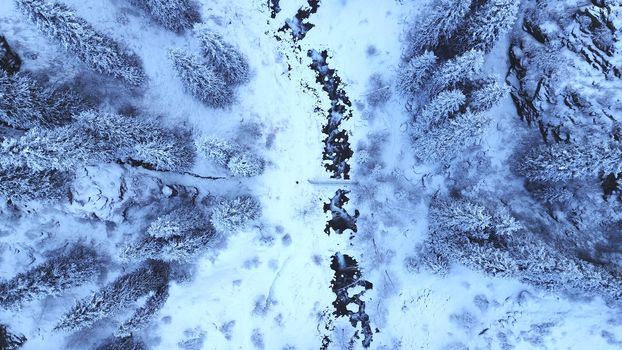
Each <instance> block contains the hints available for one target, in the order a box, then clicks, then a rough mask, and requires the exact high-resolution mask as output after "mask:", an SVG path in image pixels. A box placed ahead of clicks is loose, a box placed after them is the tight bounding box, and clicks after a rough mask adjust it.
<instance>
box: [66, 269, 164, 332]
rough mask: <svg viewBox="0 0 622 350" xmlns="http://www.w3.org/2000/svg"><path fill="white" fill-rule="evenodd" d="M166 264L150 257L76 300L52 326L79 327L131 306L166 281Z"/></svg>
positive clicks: (75, 328)
mask: <svg viewBox="0 0 622 350" xmlns="http://www.w3.org/2000/svg"><path fill="white" fill-rule="evenodd" d="M168 274H169V268H168V265H166V264H164V263H161V262H155V261H151V262H149V263H148V266H146V267H141V268H139V269H138V270H136V271H134V272H131V273H128V274H126V275H123V276H121V277H119V278H117V279H116V280H115V281H114V282H112V283H110V284H109V285H107V286H105V287H103V288H102V289H100V290H99V291H97V292H96V293H94V294H93V295H91V296H90V297H86V298H84V299H82V300H81V301H78V302H77V303H76V305H75V306H74V307H73V308H72V309H71V310H70V311H69V312H68V313H66V314H65V315H63V316H62V317H61V319H60V320H59V322H58V324H57V326H56V327H55V330H63V331H71V332H75V331H79V330H81V329H85V328H88V327H90V326H92V325H93V324H94V323H95V322H97V321H99V320H101V319H102V318H104V317H108V316H112V315H115V314H116V313H118V312H119V311H121V310H123V309H125V308H127V307H130V306H131V305H132V304H133V303H135V302H136V301H137V300H138V298H140V297H142V296H145V295H147V294H149V292H152V291H155V290H158V288H160V287H162V286H163V285H165V284H167V283H168V278H169V277H168Z"/></svg>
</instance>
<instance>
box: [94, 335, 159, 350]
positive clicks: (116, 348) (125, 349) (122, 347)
mask: <svg viewBox="0 0 622 350" xmlns="http://www.w3.org/2000/svg"><path fill="white" fill-rule="evenodd" d="M96 350H147V345H145V343H143V342H142V341H140V340H136V339H134V338H133V337H132V336H127V337H123V338H112V339H108V341H107V342H106V343H105V344H103V345H101V346H98V347H97V349H96Z"/></svg>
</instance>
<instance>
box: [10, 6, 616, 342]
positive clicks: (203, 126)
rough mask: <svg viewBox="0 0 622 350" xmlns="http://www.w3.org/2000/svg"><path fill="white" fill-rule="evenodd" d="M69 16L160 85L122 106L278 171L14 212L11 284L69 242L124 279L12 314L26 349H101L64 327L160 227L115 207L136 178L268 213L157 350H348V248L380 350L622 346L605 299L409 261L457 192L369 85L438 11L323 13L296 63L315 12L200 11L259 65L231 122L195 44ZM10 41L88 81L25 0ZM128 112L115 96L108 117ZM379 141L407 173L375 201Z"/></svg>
mask: <svg viewBox="0 0 622 350" xmlns="http://www.w3.org/2000/svg"><path fill="white" fill-rule="evenodd" d="M63 3H66V4H67V5H70V6H71V7H72V8H74V9H75V10H76V11H77V13H78V14H79V15H80V16H82V17H84V18H85V19H87V20H88V21H89V22H90V23H92V24H93V26H95V27H96V28H97V29H99V30H102V31H104V32H105V33H107V34H109V35H111V36H112V37H114V38H116V39H118V40H119V41H122V42H124V43H126V44H127V45H128V46H129V47H130V48H131V49H132V50H134V51H135V52H137V53H138V54H139V56H140V57H141V58H142V60H143V62H144V67H145V70H146V73H147V76H148V79H149V81H148V84H147V87H146V89H145V94H144V97H140V96H129V97H128V96H125V97H123V98H127V100H128V101H131V102H132V103H134V104H137V106H138V107H139V109H140V110H142V111H145V113H146V114H149V115H152V116H153V117H154V118H159V120H160V121H161V123H162V124H164V125H168V126H176V125H186V126H189V127H191V128H192V129H193V131H194V133H195V136H196V137H197V138H200V137H202V136H208V135H218V136H220V137H224V138H229V139H232V138H240V139H242V140H243V141H244V142H245V143H247V144H249V145H251V146H252V147H253V148H254V149H256V150H257V151H258V152H260V153H261V154H262V155H264V156H265V157H266V159H267V160H268V165H267V169H266V171H265V173H264V174H263V175H261V176H260V177H256V178H251V179H243V180H239V179H237V178H229V179H225V180H209V179H198V178H195V177H192V176H188V175H178V174H163V173H157V174H156V173H152V172H149V171H146V170H137V169H131V168H126V167H122V166H119V165H104V166H101V167H96V168H95V167H94V168H88V169H85V170H84V172H83V173H80V176H79V181H78V183H77V185H76V187H77V193H79V194H80V197H79V198H78V199H79V200H76V201H74V202H73V203H71V204H69V203H65V204H62V205H57V206H53V207H49V206H46V205H40V204H37V203H34V204H32V205H31V206H30V207H28V208H26V209H25V211H22V212H20V213H19V214H18V216H13V217H12V218H11V216H10V215H9V214H10V213H11V209H10V208H9V207H4V208H2V211H3V217H6V220H5V221H4V222H2V223H0V278H9V277H11V276H13V275H15V274H16V273H18V272H22V271H25V270H27V269H28V268H29V267H30V266H32V264H38V263H40V262H42V261H44V256H45V255H44V253H45V252H46V251H49V250H51V249H54V248H58V247H61V246H63V245H65V244H66V243H67V242H75V241H84V242H88V243H90V244H94V246H96V247H97V248H98V250H99V251H100V252H102V253H103V254H108V255H110V256H112V257H113V263H112V264H111V267H110V273H108V275H107V276H105V280H102V281H98V283H97V284H92V285H85V286H83V287H81V288H78V289H75V290H72V291H71V292H70V293H67V294H66V295H64V296H62V297H58V298H51V297H50V298H47V299H44V300H43V301H41V302H34V303H30V304H29V305H27V306H26V307H25V308H24V309H23V310H22V311H20V312H11V311H2V312H0V323H9V324H10V325H11V326H12V328H13V329H15V330H17V331H19V332H21V333H23V334H25V335H26V336H27V337H28V339H29V340H28V342H27V343H26V345H25V346H24V348H23V349H25V350H38V349H86V348H89V346H91V344H92V343H93V340H92V339H88V338H87V337H88V336H89V335H90V333H86V332H85V333H84V334H77V335H72V336H67V335H66V334H63V333H57V332H53V331H52V328H53V326H54V325H55V323H56V321H57V320H58V318H59V317H60V316H61V315H62V314H63V313H64V312H65V310H66V309H67V307H68V306H69V305H71V303H72V302H73V300H74V299H79V298H81V297H83V296H86V295H88V294H89V292H90V291H94V290H96V289H97V288H98V287H100V286H101V285H104V284H105V283H106V282H107V281H111V280H113V279H114V277H116V276H117V275H119V274H120V272H121V271H122V269H123V268H124V265H123V264H122V263H121V262H120V261H118V259H117V258H116V254H117V249H118V247H119V246H120V245H121V244H122V243H124V242H126V241H129V240H130V239H131V237H132V235H134V234H136V233H137V232H139V231H140V230H142V229H144V223H135V226H128V225H127V224H122V223H121V222H120V219H119V217H118V213H116V212H115V208H118V207H119V206H120V205H121V202H122V200H116V199H115V198H116V197H117V192H118V189H119V186H121V185H120V183H121V182H122V181H123V180H124V179H130V178H140V179H142V181H143V183H141V184H136V185H135V186H134V187H133V190H136V191H141V190H140V189H141V188H146V190H145V191H150V192H149V193H143V194H144V195H145V196H147V195H152V196H156V197H157V196H159V195H162V194H161V193H158V191H159V190H160V189H162V188H164V186H166V185H169V186H174V185H184V186H189V187H194V188H197V189H198V191H199V193H200V195H201V196H202V197H203V196H207V195H208V194H222V193H243V192H244V191H247V190H248V191H251V192H252V194H253V195H255V196H257V197H258V198H259V200H260V201H261V204H262V208H263V209H262V210H263V216H262V219H261V221H260V223H259V224H258V225H256V226H255V227H253V228H251V229H249V230H247V231H245V232H238V233H236V234H235V235H232V236H230V237H228V240H227V242H226V244H225V245H224V246H222V247H220V248H218V249H217V250H215V251H213V252H208V253H207V254H205V256H204V257H202V258H201V259H200V260H198V261H197V263H196V270H195V271H194V274H193V277H192V279H191V280H190V281H188V282H184V283H175V282H173V283H172V287H171V290H170V297H169V299H168V301H167V302H166V304H165V306H164V308H163V309H162V310H161V311H160V312H159V315H158V317H157V319H156V321H155V322H154V325H153V327H151V328H149V329H148V330H147V331H146V332H145V337H146V338H145V339H146V340H147V343H148V345H149V346H150V347H151V348H153V349H177V348H179V347H178V346H179V345H178V344H179V343H180V342H183V341H185V340H188V339H192V338H198V339H202V340H203V342H202V347H197V349H215V350H221V349H254V348H257V349H270V350H271V349H275V350H280V349H301V350H302V349H319V348H320V347H321V344H322V340H323V339H324V336H329V337H330V339H331V343H330V345H329V347H328V349H348V348H349V347H348V343H349V341H350V338H351V336H352V334H353V332H354V331H355V329H354V328H353V327H352V326H351V325H350V323H349V322H348V320H347V319H345V318H337V319H335V317H334V316H331V315H332V312H333V306H332V302H333V301H334V299H335V295H334V294H333V292H332V291H331V289H330V287H331V280H332V279H333V277H334V276H333V271H332V270H331V269H330V267H329V266H330V259H331V257H332V256H333V255H334V254H335V253H336V252H341V253H344V254H349V255H350V256H352V257H354V258H355V259H356V260H357V261H358V262H359V264H360V267H361V270H362V274H363V276H362V277H363V278H364V279H365V280H368V281H370V282H371V283H373V285H374V287H373V289H371V290H369V291H367V292H366V293H365V294H364V295H363V297H362V298H363V299H364V300H365V302H366V312H367V314H368V315H369V317H370V320H371V326H372V329H373V330H374V334H373V337H374V340H373V342H372V344H371V348H372V349H387V350H388V349H409V350H410V349H512V348H514V349H534V348H539V349H540V348H541V349H608V348H611V349H614V348H619V347H620V346H622V321H621V319H620V317H619V315H617V314H618V313H617V311H616V310H613V309H610V308H608V307H607V306H605V305H604V303H603V302H602V301H601V300H600V299H594V300H571V299H568V298H566V297H561V296H559V295H552V294H549V293H545V292H542V291H538V290H534V289H533V288H532V287H529V286H527V285H524V284H521V283H519V282H517V281H513V280H509V279H500V278H491V277H487V276H485V275H483V274H480V273H476V272H473V271H470V270H468V269H466V268H463V267H459V266H456V267H455V268H454V269H452V270H451V273H450V274H449V275H447V276H443V277H441V276H435V275H432V274H430V273H428V272H425V271H418V270H416V269H413V268H412V266H410V264H409V258H411V257H412V256H413V255H414V254H415V251H416V248H417V244H419V243H421V242H422V241H423V239H424V238H425V234H426V230H427V229H426V227H427V222H426V214H427V204H426V203H427V201H428V200H429V197H430V196H431V195H432V194H433V193H434V192H436V191H437V190H440V191H443V190H444V189H445V188H446V187H445V181H446V180H443V179H442V177H440V176H431V177H427V178H426V179H425V184H426V186H423V185H422V183H423V182H422V180H421V179H422V175H423V174H425V173H428V172H430V169H426V168H423V167H418V168H413V167H412V159H411V157H409V156H408V152H409V150H408V149H407V148H406V147H404V143H405V142H406V141H405V138H406V137H407V136H405V135H404V133H403V131H404V128H405V127H406V126H405V125H406V121H407V120H408V116H407V115H406V112H405V110H404V106H403V101H401V100H400V99H399V97H398V96H397V95H396V94H393V96H392V98H391V99H390V100H389V101H388V102H387V103H386V104H385V105H383V106H382V107H377V108H376V107H371V106H369V105H368V103H367V98H368V96H367V95H368V94H369V91H368V89H367V87H368V81H369V78H370V76H371V75H373V74H375V73H379V74H380V75H381V76H383V77H384V78H386V80H387V81H388V82H391V81H392V80H393V79H394V76H395V74H396V72H395V70H396V69H397V66H398V63H399V60H400V55H401V47H402V43H401V37H402V33H403V31H404V26H405V25H406V19H407V18H410V17H412V16H413V15H415V14H416V13H417V12H418V11H419V10H420V9H421V7H422V6H425V5H426V3H425V2H419V1H394V0H383V1H375V0H356V1H355V0H350V1H346V0H342V1H336V0H335V1H328V0H326V1H323V2H322V3H321V4H320V7H319V9H318V11H317V13H315V14H312V15H311V16H310V18H309V20H308V21H309V22H310V23H313V24H314V25H315V26H314V28H312V29H311V30H310V31H309V33H308V34H307V35H306V36H305V38H304V39H303V40H300V41H298V42H297V43H296V45H300V49H299V50H293V49H292V45H294V44H293V43H292V41H291V40H290V39H287V37H286V36H284V35H281V38H282V39H281V40H277V39H276V38H275V34H276V33H277V30H278V29H279V28H281V27H282V26H283V24H284V23H285V21H286V20H287V19H289V18H292V17H293V16H294V14H295V13H296V11H297V10H298V8H300V7H301V6H305V5H306V2H305V1H302V0H296V1H294V0H289V1H285V0H282V1H281V4H280V6H281V11H280V12H279V13H278V14H277V16H276V18H274V19H271V18H270V9H269V8H268V6H267V1H265V0H243V1H228V0H209V1H208V0H202V1H201V14H202V17H203V19H204V22H205V23H207V24H208V25H209V26H210V27H212V28H213V29H215V30H217V31H218V32H220V33H222V34H223V35H224V36H225V37H226V38H227V39H228V40H229V41H230V42H232V43H234V44H235V45H236V46H237V47H239V48H240V51H241V52H243V53H244V54H245V55H246V56H247V57H248V59H249V62H250V66H251V68H252V78H251V81H250V83H249V84H247V85H243V86H241V87H240V88H239V89H238V90H237V99H238V101H237V102H236V103H235V104H234V105H233V106H231V107H228V108H225V109H222V110H217V109H211V108H208V107H206V106H205V105H203V104H201V103H200V102H199V101H197V100H196V99H195V98H193V97H192V96H190V95H188V94H186V93H185V92H184V89H183V87H182V84H181V82H180V81H179V79H178V78H177V77H176V75H175V73H174V71H173V69H172V67H171V63H170V61H169V60H168V59H167V57H166V53H167V50H168V49H169V48H173V47H183V48H190V49H191V50H198V43H197V42H196V41H195V40H194V39H193V38H192V35H191V34H190V33H187V34H185V35H181V36H180V35H175V34H173V33H172V32H169V31H167V30H165V29H163V28H160V27H158V26H157V25H155V24H154V23H152V22H151V21H150V20H148V19H147V18H146V17H145V16H144V15H143V14H142V13H140V12H138V11H136V10H135V9H133V8H132V7H131V6H129V5H128V4H126V3H125V2H124V1H123V0H105V1H80V0H63ZM0 34H4V35H5V36H6V37H7V38H8V39H9V40H10V42H11V43H12V44H13V45H14V48H15V49H16V51H17V52H18V53H20V54H21V55H22V57H23V59H24V66H23V69H26V70H46V71H50V72H52V77H53V78H54V79H57V80H58V81H63V79H65V78H66V76H65V73H63V72H77V71H79V70H81V69H83V68H82V67H81V66H80V64H79V63H76V62H74V61H72V60H71V59H70V58H67V57H65V54H64V51H62V50H61V49H59V48H58V47H57V46H55V45H54V44H53V43H50V42H49V41H48V40H47V39H45V38H44V37H43V36H41V35H40V34H39V32H38V31H36V29H35V28H34V26H33V25H32V24H30V23H29V22H27V21H26V20H25V19H24V17H23V16H21V15H20V14H18V13H17V11H16V9H15V7H14V5H13V4H12V1H9V0H5V1H2V2H1V3H0ZM310 49H316V50H325V49H326V50H328V52H329V54H330V56H329V60H328V63H329V65H330V67H331V68H333V69H336V70H337V71H338V73H339V76H340V77H341V78H342V81H343V88H344V89H345V90H346V92H347V94H348V96H349V97H350V99H351V100H352V102H353V117H352V118H351V119H349V120H347V121H344V122H343V123H342V126H343V128H344V129H346V130H348V131H349V133H350V142H351V144H352V147H353V149H354V157H353V160H351V164H352V175H351V181H350V182H340V180H335V181H334V182H330V181H327V180H329V174H328V173H327V172H326V171H325V170H324V168H323V167H322V158H321V157H322V149H323V143H322V139H323V138H324V135H323V134H322V131H321V129H322V125H323V124H324V123H325V122H326V116H325V113H324V111H325V110H326V109H328V107H329V105H330V102H329V101H328V98H327V96H326V95H325V94H324V93H323V92H322V90H321V86H319V85H318V84H317V83H316V81H315V73H314V72H313V71H312V70H311V69H310V68H309V67H308V66H309V64H310V63H311V59H310V58H308V57H307V55H306V52H307V50H310ZM506 50H507V43H500V44H499V47H498V48H497V49H495V50H494V51H493V53H491V54H490V55H489V56H488V58H487V59H488V60H489V62H488V65H487V69H489V70H490V71H491V72H498V76H499V79H500V80H501V79H503V75H504V72H505V67H506V62H505V59H506V57H505V55H504V53H505V52H506ZM29 52H33V53H36V55H34V54H32V55H29V54H28V53H29ZM35 57H36V58H35ZM59 62H60V63H59ZM67 75H69V74H67ZM117 102H118V101H116V102H115V101H110V102H109V104H110V108H111V109H112V108H114V107H115V103H117ZM510 103H511V101H510V100H509V98H507V99H505V100H504V101H503V103H502V106H500V107H499V108H497V109H495V110H494V111H492V112H490V113H494V114H495V117H494V119H495V120H494V123H493V125H494V126H493V129H494V130H495V132H490V133H489V136H488V139H487V140H486V142H485V144H486V146H485V147H486V148H487V149H489V150H490V152H491V153H493V154H495V158H494V159H495V162H493V166H494V167H496V168H497V169H499V173H501V174H504V171H505V174H507V170H503V169H502V168H503V166H504V165H503V164H504V163H503V159H504V158H505V157H507V155H508V153H509V150H510V149H511V145H512V142H513V137H512V133H513V132H514V131H512V130H513V129H514V128H515V125H516V124H517V121H516V116H515V114H514V111H513V107H512V106H511V105H510ZM318 107H319V108H318ZM378 132H380V133H385V134H387V135H388V137H387V138H386V139H385V140H384V141H383V144H382V148H383V153H382V157H383V160H384V162H385V163H386V164H387V166H386V168H388V169H395V171H394V172H393V174H394V175H395V178H396V179H397V180H396V181H394V182H383V183H377V184H371V185H372V186H374V187H376V188H378V189H380V191H378V192H379V194H376V195H374V196H373V198H372V199H373V200H371V199H370V198H369V195H368V193H367V192H366V191H367V190H366V189H365V188H364V187H363V186H360V185H357V183H359V182H360V183H363V182H364V181H366V179H365V178H364V176H365V174H364V173H362V172H361V171H360V169H359V168H358V167H357V162H359V161H360V158H359V157H360V155H359V153H358V151H357V145H358V144H359V142H361V141H365V140H367V139H368V138H369V135H370V133H378ZM219 171H220V170H218V169H216V168H215V167H213V166H211V165H210V164H209V162H208V161H207V160H206V159H204V158H200V159H199V161H198V164H197V165H196V167H195V169H194V170H193V172H194V173H197V174H200V175H205V176H210V175H222V174H221V173H219ZM500 178H501V179H502V176H500ZM487 181H495V179H488V180H487ZM366 185H370V184H368V183H367V184H366ZM485 185H486V183H485V182H484V183H483V184H481V186H485ZM141 186H144V187H141ZM338 188H343V189H348V190H351V191H352V192H351V193H350V194H349V197H350V201H349V203H348V204H346V209H347V210H348V212H350V213H352V212H354V210H355V209H358V210H359V211H360V212H361V217H360V218H359V228H358V232H357V233H356V234H354V237H353V238H352V239H351V238H350V234H349V233H347V234H343V235H338V234H331V235H326V234H325V233H324V227H325V225H326V221H327V220H328V219H329V214H327V213H324V212H323V210H322V208H323V204H324V203H325V202H327V201H328V200H329V198H330V197H332V196H333V195H334V193H335V191H336V190H337V189H338ZM388 213H390V215H389V214H388ZM9 218H11V219H9ZM103 329H104V330H107V329H106V328H105V327H104V328H103ZM105 336H106V334H101V335H98V337H100V338H102V337H105ZM608 340H610V341H609V342H608ZM85 344H88V345H85ZM288 346H290V347H288ZM360 347H361V342H360V340H357V341H355V342H354V345H353V348H360Z"/></svg>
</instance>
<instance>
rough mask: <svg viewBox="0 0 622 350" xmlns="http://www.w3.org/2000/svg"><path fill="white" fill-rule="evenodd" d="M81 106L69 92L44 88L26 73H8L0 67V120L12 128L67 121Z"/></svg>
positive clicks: (25, 127) (54, 124) (52, 124)
mask: <svg viewBox="0 0 622 350" xmlns="http://www.w3.org/2000/svg"><path fill="white" fill-rule="evenodd" d="M81 105H82V103H81V101H80V100H79V99H78V98H77V97H76V96H75V94H72V92H71V91H67V90H61V89H56V90H54V89H49V88H47V89H46V88H43V87H42V86H39V84H38V83H37V82H36V81H35V80H34V79H33V78H31V77H30V76H29V75H28V74H25V73H16V74H14V75H8V74H6V73H5V72H4V71H2V70H0V122H3V123H6V124H7V125H9V126H11V127H13V128H17V129H30V128H33V127H37V126H41V127H51V126H57V125H61V124H64V123H67V122H69V121H70V120H71V114H72V113H75V112H77V108H79V107H81Z"/></svg>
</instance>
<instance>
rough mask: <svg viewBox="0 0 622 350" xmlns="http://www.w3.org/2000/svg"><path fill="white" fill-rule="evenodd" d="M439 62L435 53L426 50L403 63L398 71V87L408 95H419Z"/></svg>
mask: <svg viewBox="0 0 622 350" xmlns="http://www.w3.org/2000/svg"><path fill="white" fill-rule="evenodd" d="M436 63H437V57H436V56H435V55H434V53H432V52H430V51H426V52H424V53H423V54H421V55H418V56H415V57H413V58H411V59H409V60H408V61H407V62H406V63H404V64H402V66H401V67H400V70H399V73H398V80H397V89H398V91H399V92H400V93H401V94H402V95H404V96H408V97H412V96H415V95H417V93H418V92H419V90H420V89H421V88H422V87H423V86H424V85H425V84H426V83H427V82H428V80H429V78H430V76H431V75H432V73H433V71H434V69H435V67H436Z"/></svg>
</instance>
